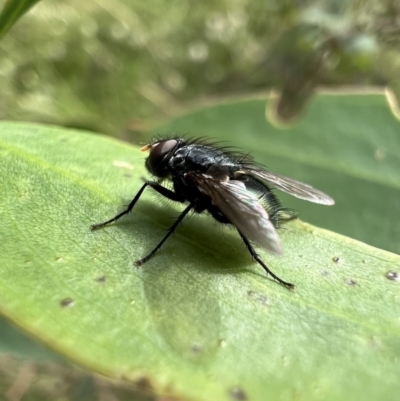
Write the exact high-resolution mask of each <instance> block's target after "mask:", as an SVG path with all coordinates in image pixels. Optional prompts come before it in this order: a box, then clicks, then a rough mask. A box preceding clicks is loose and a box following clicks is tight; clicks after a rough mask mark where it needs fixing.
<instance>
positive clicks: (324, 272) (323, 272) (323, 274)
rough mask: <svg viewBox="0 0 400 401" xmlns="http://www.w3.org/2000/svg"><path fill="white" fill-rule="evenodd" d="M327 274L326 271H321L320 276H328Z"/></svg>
mask: <svg viewBox="0 0 400 401" xmlns="http://www.w3.org/2000/svg"><path fill="white" fill-rule="evenodd" d="M329 274H330V273H329V272H328V271H327V270H321V275H322V276H329Z"/></svg>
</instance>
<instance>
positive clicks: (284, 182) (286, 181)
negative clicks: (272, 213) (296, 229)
mask: <svg viewBox="0 0 400 401" xmlns="http://www.w3.org/2000/svg"><path fill="white" fill-rule="evenodd" d="M243 173H244V174H249V175H252V176H254V177H256V178H260V179H261V180H263V181H267V182H268V183H270V184H272V185H273V186H274V187H275V188H276V189H279V190H280V191H283V192H287V193H288V194H290V195H293V196H295V197H296V198H300V199H304V200H307V201H309V202H314V203H320V204H321V205H334V204H335V201H334V200H333V199H332V198H331V197H330V196H328V195H327V194H325V193H323V192H322V191H319V190H318V189H315V188H313V187H312V186H311V185H308V184H305V183H304V182H300V181H296V180H293V179H292V178H288V177H284V176H283V175H279V174H274V173H271V172H269V171H265V170H261V169H254V168H246V169H244V171H243Z"/></svg>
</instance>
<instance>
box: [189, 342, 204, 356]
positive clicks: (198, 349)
mask: <svg viewBox="0 0 400 401" xmlns="http://www.w3.org/2000/svg"><path fill="white" fill-rule="evenodd" d="M191 350H192V352H193V353H195V354H199V353H200V352H201V351H202V350H203V348H202V346H201V345H200V344H199V343H193V344H192V347H191Z"/></svg>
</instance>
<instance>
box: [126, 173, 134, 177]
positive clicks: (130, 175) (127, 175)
mask: <svg viewBox="0 0 400 401" xmlns="http://www.w3.org/2000/svg"><path fill="white" fill-rule="evenodd" d="M124 177H125V178H132V174H128V173H125V174H124Z"/></svg>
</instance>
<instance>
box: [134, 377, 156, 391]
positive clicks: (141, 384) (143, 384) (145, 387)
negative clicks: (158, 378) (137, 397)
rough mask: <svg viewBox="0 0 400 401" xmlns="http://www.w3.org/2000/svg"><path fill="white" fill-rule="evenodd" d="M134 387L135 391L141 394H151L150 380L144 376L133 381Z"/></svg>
mask: <svg viewBox="0 0 400 401" xmlns="http://www.w3.org/2000/svg"><path fill="white" fill-rule="evenodd" d="M135 385H136V386H137V389H138V390H139V391H140V392H143V393H151V392H152V390H153V387H152V385H151V382H150V380H149V379H148V378H147V377H144V376H142V377H139V378H138V379H137V380H135Z"/></svg>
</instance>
